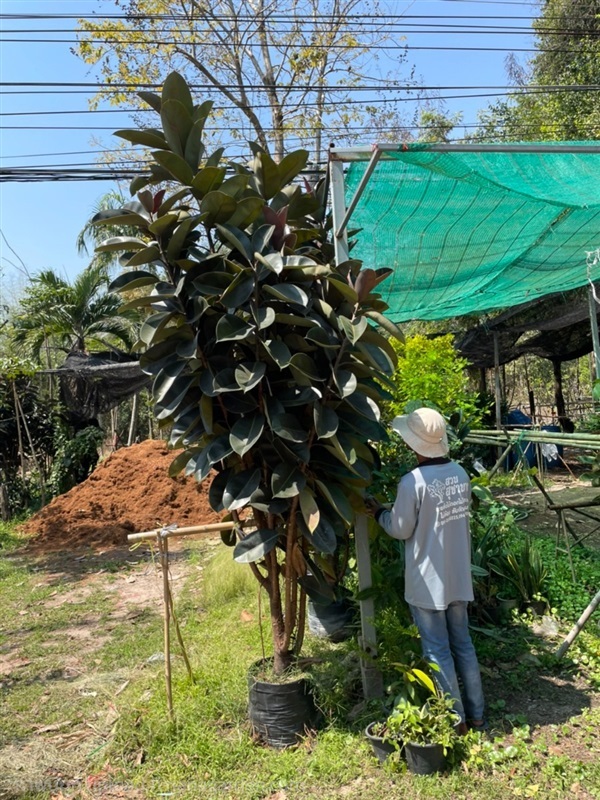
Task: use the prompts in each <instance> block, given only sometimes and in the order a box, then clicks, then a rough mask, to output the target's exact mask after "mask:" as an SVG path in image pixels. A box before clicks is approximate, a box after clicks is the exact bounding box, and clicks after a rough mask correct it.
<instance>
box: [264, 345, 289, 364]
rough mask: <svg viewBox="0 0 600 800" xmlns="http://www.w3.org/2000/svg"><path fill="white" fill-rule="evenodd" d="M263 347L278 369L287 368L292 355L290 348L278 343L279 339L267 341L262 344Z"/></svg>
mask: <svg viewBox="0 0 600 800" xmlns="http://www.w3.org/2000/svg"><path fill="white" fill-rule="evenodd" d="M263 346H264V348H265V350H266V351H267V353H268V354H269V355H270V356H271V358H272V359H273V361H275V363H276V364H277V365H278V366H279V367H280V369H284V368H285V367H287V366H288V364H289V363H290V359H291V357H292V354H291V353H290V348H289V347H288V346H287V345H286V344H285V343H284V342H281V341H279V339H267V340H266V341H264V342H263Z"/></svg>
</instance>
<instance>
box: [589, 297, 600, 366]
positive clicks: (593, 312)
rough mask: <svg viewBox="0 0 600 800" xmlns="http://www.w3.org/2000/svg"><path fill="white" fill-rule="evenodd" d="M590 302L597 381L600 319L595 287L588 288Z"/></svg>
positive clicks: (599, 356)
mask: <svg viewBox="0 0 600 800" xmlns="http://www.w3.org/2000/svg"><path fill="white" fill-rule="evenodd" d="M588 300H589V303H590V327H591V329H592V343H593V346H594V367H595V370H594V371H595V373H596V376H595V377H596V380H598V378H600V336H599V335H598V317H597V311H598V309H597V307H596V299H595V297H594V287H593V286H592V285H590V286H589V287H588Z"/></svg>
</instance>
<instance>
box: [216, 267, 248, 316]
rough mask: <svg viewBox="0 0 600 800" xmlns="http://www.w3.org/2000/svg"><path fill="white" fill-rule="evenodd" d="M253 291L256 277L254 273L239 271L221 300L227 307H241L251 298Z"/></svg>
mask: <svg viewBox="0 0 600 800" xmlns="http://www.w3.org/2000/svg"><path fill="white" fill-rule="evenodd" d="M253 291H254V278H253V277H252V275H247V274H246V273H245V272H239V273H238V274H237V275H236V276H235V278H234V280H233V281H232V283H231V284H230V285H229V287H228V288H227V289H225V291H224V292H223V295H222V297H221V302H222V303H223V305H224V306H225V307H226V308H239V307H240V306H241V305H243V304H244V303H245V302H246V300H248V299H249V298H250V296H251V295H252V292H253Z"/></svg>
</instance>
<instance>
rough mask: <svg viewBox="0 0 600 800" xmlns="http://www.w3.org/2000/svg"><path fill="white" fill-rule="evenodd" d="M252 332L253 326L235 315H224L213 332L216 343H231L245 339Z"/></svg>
mask: <svg viewBox="0 0 600 800" xmlns="http://www.w3.org/2000/svg"><path fill="white" fill-rule="evenodd" d="M253 330H254V325H251V324H250V323H248V322H245V321H244V320H243V319H240V317H236V316H235V314H225V315H224V316H222V317H221V319H220V320H219V321H218V323H217V328H216V332H215V336H216V340H217V342H232V341H240V340H242V339H246V338H247V337H248V336H249V335H250V333H252V331H253Z"/></svg>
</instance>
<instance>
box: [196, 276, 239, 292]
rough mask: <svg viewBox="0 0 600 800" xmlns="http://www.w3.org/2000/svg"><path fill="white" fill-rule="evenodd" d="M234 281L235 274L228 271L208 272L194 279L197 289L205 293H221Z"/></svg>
mask: <svg viewBox="0 0 600 800" xmlns="http://www.w3.org/2000/svg"><path fill="white" fill-rule="evenodd" d="M232 281H233V275H230V274H229V273H227V272H207V273H205V274H204V275H199V276H198V277H197V278H195V279H194V286H195V287H196V289H197V290H198V291H199V292H200V293H201V294H205V295H220V294H222V293H223V292H224V291H225V289H227V287H228V286H229V285H230V284H231V282H232Z"/></svg>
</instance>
